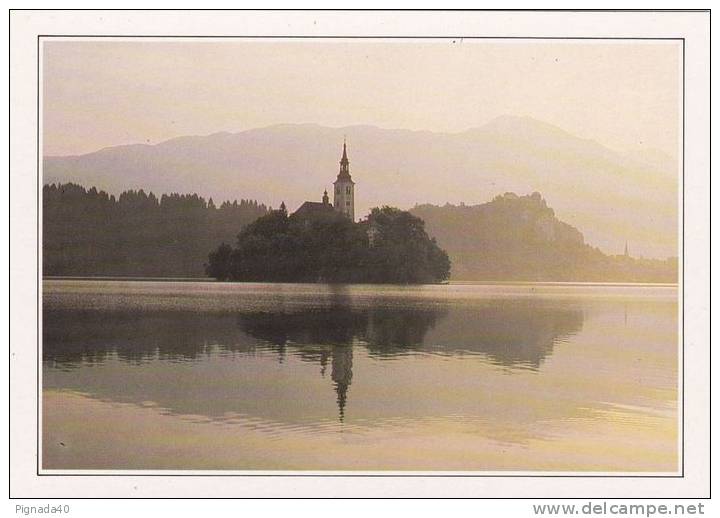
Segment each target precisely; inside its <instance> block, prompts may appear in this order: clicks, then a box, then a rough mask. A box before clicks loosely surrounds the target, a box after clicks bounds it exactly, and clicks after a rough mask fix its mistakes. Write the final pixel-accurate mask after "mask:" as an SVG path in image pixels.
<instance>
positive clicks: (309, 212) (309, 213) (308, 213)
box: [293, 201, 335, 218]
mask: <svg viewBox="0 0 720 518" xmlns="http://www.w3.org/2000/svg"><path fill="white" fill-rule="evenodd" d="M331 212H335V209H334V208H333V206H332V205H330V204H329V203H328V204H325V203H322V202H319V201H306V202H305V203H303V204H302V205H300V208H298V210H296V211H295V212H294V213H293V216H296V217H304V218H307V217H313V216H318V215H324V214H329V213H331Z"/></svg>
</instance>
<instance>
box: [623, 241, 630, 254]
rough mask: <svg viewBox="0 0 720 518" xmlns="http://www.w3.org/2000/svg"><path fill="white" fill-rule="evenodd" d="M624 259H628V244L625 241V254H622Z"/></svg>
mask: <svg viewBox="0 0 720 518" xmlns="http://www.w3.org/2000/svg"><path fill="white" fill-rule="evenodd" d="M623 255H625V257H630V254H629V253H628V243H627V241H625V253H624V254H623Z"/></svg>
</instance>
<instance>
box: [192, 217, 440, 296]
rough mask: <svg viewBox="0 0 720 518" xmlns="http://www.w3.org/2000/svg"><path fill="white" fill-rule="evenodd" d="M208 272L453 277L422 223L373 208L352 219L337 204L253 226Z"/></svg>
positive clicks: (239, 276)
mask: <svg viewBox="0 0 720 518" xmlns="http://www.w3.org/2000/svg"><path fill="white" fill-rule="evenodd" d="M371 236H372V237H371ZM206 273H207V274H208V276H210V277H215V278H217V279H219V280H236V281H271V282H373V283H375V282H377V283H403V284H415V283H432V282H439V281H443V280H445V279H447V278H448V276H449V274H450V261H449V259H448V256H447V254H446V253H445V252H444V251H443V250H441V249H440V248H439V247H438V246H437V243H436V242H435V241H434V240H433V239H430V237H428V235H427V233H426V232H425V230H424V224H423V221H422V220H421V219H420V218H417V217H415V216H413V215H411V214H409V213H407V212H405V211H401V210H398V209H394V208H391V207H383V208H382V209H373V211H372V212H371V214H370V215H369V216H368V218H367V219H366V220H364V221H361V222H359V223H354V222H353V221H351V220H350V219H348V218H347V217H345V216H344V215H342V214H340V213H338V212H336V211H334V210H332V209H330V210H327V211H319V212H317V213H314V214H312V216H310V217H301V216H298V215H291V216H288V214H287V212H286V211H285V210H283V209H281V210H276V211H271V212H270V213H268V214H267V215H265V216H263V217H261V218H259V219H257V220H256V221H255V222H253V223H251V224H250V225H248V226H247V227H246V228H245V229H244V230H243V231H242V232H240V234H239V235H238V240H237V246H236V248H234V249H232V250H230V247H229V246H227V245H222V246H220V247H219V248H217V249H215V250H214V251H213V252H211V253H210V255H209V257H208V264H207V266H206Z"/></svg>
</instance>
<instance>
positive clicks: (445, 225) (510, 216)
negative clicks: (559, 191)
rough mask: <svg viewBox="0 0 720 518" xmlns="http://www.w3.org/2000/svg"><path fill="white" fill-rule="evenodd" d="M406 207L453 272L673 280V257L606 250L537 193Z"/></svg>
mask: <svg viewBox="0 0 720 518" xmlns="http://www.w3.org/2000/svg"><path fill="white" fill-rule="evenodd" d="M411 212H412V213H413V214H414V215H416V216H418V217H420V218H422V219H423V220H424V221H425V224H426V228H427V231H428V233H429V234H430V235H432V236H435V237H436V238H437V241H438V244H439V245H440V246H441V247H443V248H444V249H445V250H447V252H448V254H449V256H450V259H451V260H452V263H453V279H457V280H490V281H587V282H661V283H675V282H677V279H678V261H677V258H668V259H665V260H659V259H644V258H640V257H632V254H628V255H625V254H618V255H607V254H605V253H603V252H601V251H600V250H599V249H597V248H595V247H592V246H590V245H588V244H586V243H585V242H584V238H583V235H582V233H580V231H578V230H577V229H576V228H574V227H572V226H570V225H568V224H567V223H564V222H562V221H560V220H558V219H557V217H556V216H555V212H554V211H553V209H552V208H550V207H548V205H547V203H546V201H545V200H544V199H543V197H542V196H541V195H540V194H539V193H533V194H531V195H528V196H518V195H516V194H514V193H505V194H503V195H499V196H496V197H495V198H494V199H493V200H492V201H490V202H488V203H484V204H480V205H450V204H446V205H445V206H436V205H418V206H415V207H414V208H413V209H411Z"/></svg>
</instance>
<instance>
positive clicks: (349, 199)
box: [333, 139, 355, 221]
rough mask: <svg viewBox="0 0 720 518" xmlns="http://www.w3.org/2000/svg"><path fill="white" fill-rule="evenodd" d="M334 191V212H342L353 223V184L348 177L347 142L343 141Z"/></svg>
mask: <svg viewBox="0 0 720 518" xmlns="http://www.w3.org/2000/svg"><path fill="white" fill-rule="evenodd" d="M333 186H334V189H335V200H334V202H333V206H334V207H335V210H337V211H340V212H342V213H343V214H345V215H346V216H348V217H349V218H350V219H351V220H353V221H355V199H354V198H355V196H354V195H355V182H353V180H352V177H351V176H350V160H348V156H347V141H346V140H345V139H343V153H342V158H341V159H340V172H339V173H338V175H337V179H336V180H335V182H333Z"/></svg>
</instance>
